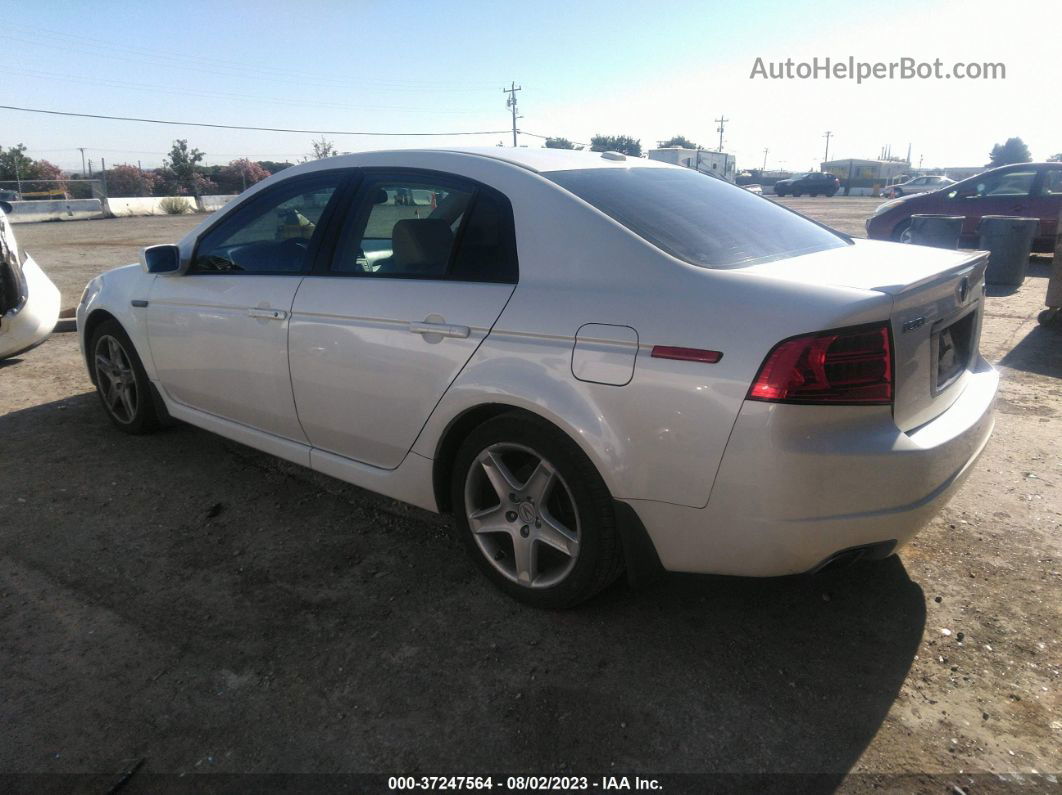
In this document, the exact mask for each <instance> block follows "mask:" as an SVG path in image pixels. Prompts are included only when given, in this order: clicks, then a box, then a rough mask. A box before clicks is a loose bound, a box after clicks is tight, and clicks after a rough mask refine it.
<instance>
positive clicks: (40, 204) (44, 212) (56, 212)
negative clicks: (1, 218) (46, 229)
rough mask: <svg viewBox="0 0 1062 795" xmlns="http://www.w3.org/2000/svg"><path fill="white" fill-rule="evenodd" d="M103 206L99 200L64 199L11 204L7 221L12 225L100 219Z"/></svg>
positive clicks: (102, 213)
mask: <svg viewBox="0 0 1062 795" xmlns="http://www.w3.org/2000/svg"><path fill="white" fill-rule="evenodd" d="M103 215H104V212H103V204H102V202H100V200H99V199H66V200H62V201H59V200H55V201H23V202H11V214H10V215H9V216H8V220H9V221H11V223H13V224H28V223H32V222H34V221H59V220H62V221H74V220H84V219H86V218H102V217H103Z"/></svg>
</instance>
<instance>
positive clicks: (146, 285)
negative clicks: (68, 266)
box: [77, 265, 158, 381]
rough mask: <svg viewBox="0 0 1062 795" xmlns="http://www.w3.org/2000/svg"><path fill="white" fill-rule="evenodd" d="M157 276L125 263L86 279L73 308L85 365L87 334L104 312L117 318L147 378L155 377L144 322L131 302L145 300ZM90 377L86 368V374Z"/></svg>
mask: <svg viewBox="0 0 1062 795" xmlns="http://www.w3.org/2000/svg"><path fill="white" fill-rule="evenodd" d="M156 278H158V277H157V276H155V275H154V274H149V273H145V272H144V270H143V269H142V268H141V267H140V266H139V265H126V266H124V267H121V268H115V269H114V270H110V271H107V272H106V273H102V274H100V275H99V276H97V277H96V278H95V279H93V280H92V281H90V282H89V283H88V285H87V286H86V287H85V292H84V294H83V295H82V297H81V303H80V304H79V305H78V307H77V335H78V343H79V345H80V346H81V355H82V356H83V357H84V358H85V366H86V367H88V354H87V351H88V343H89V340H88V337H89V335H91V333H92V331H93V329H94V328H95V326H96V325H98V323H99V321H100V320H101V319H102V318H103V317H104V313H106V314H107V315H111V316H113V317H114V318H115V320H117V321H118V322H119V323H120V324H121V326H122V328H123V329H125V333H126V334H128V335H129V339H130V340H131V341H132V343H133V347H134V348H136V352H137V355H139V356H140V361H141V362H142V363H143V365H144V370H145V372H147V375H148V378H149V379H151V380H152V381H154V380H156V375H155V364H154V361H153V360H152V358H151V347H150V345H149V344H148V336H147V323H146V320H147V318H146V316H145V314H144V309H143V308H139V307H134V306H133V301H134V300H136V301H146V300H147V297H148V294H149V292H150V290H151V285H152V283H153V282H154V280H155V279H156ZM91 376H92V372H91V368H89V377H91Z"/></svg>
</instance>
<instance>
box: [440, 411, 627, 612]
mask: <svg viewBox="0 0 1062 795" xmlns="http://www.w3.org/2000/svg"><path fill="white" fill-rule="evenodd" d="M453 472H454V475H453V481H452V483H451V490H452V491H451V497H452V504H453V506H454V513H455V518H456V520H457V528H458V532H459V534H460V535H461V537H462V540H463V541H464V543H465V545H466V547H467V548H468V550H469V552H470V554H471V555H472V557H473V560H475V562H476V564H477V565H478V566H479V567H480V569H481V570H482V571H483V572H484V573H485V574H486V575H487V577H488V578H489V579H490V580H491V581H492V582H493V583H494V584H495V585H496V586H497V587H499V588H500V589H502V590H503V591H505V592H506V593H508V594H509V595H511V596H514V597H515V598H517V599H519V600H521V601H523V602H526V603H527V604H530V605H534V606H536V607H549V608H564V607H571V606H573V605H576V604H578V603H579V602H582V601H584V600H586V599H589V598H590V597H591V596H593V595H594V594H596V593H597V592H598V591H600V590H601V589H603V588H605V587H606V586H607V585H609V584H610V583H611V582H613V580H615V579H616V577H617V576H618V575H619V573H620V571H621V570H622V560H621V553H620V540H619V537H618V533H617V531H616V522H615V516H614V512H613V507H612V498H611V496H610V495H609V492H608V488H607V487H606V486H605V483H604V481H602V479H601V476H600V475H599V474H598V472H597V470H596V469H595V468H594V466H593V464H592V463H591V462H590V460H589V459H588V458H587V457H586V455H585V454H584V453H583V452H582V450H580V449H579V448H578V446H576V445H575V443H574V442H572V441H571V440H570V439H568V438H567V437H566V436H564V435H563V434H562V433H560V432H559V431H558V430H556V429H555V428H554V427H553V426H551V425H549V424H548V423H546V422H543V421H541V420H538V419H536V418H531V417H527V416H524V415H521V414H505V415H502V416H499V417H496V418H494V419H492V420H489V421H487V422H486V423H484V424H483V425H481V426H479V427H478V428H477V429H476V430H474V431H473V432H472V433H471V434H470V435H469V437H468V438H467V439H466V440H465V442H464V443H463V444H462V445H461V448H460V450H459V451H458V453H457V458H456V460H455V465H454V469H453Z"/></svg>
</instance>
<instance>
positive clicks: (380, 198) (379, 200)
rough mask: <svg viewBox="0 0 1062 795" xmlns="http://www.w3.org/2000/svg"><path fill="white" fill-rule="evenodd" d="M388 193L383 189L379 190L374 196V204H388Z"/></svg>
mask: <svg viewBox="0 0 1062 795" xmlns="http://www.w3.org/2000/svg"><path fill="white" fill-rule="evenodd" d="M387 198H388V197H387V191H385V190H384V189H383V188H377V189H376V190H375V191H373V194H372V203H373V204H387Z"/></svg>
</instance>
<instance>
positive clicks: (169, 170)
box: [160, 138, 215, 196]
mask: <svg viewBox="0 0 1062 795" xmlns="http://www.w3.org/2000/svg"><path fill="white" fill-rule="evenodd" d="M204 157H206V155H205V154H204V153H203V152H200V151H199V150H198V149H189V148H188V140H187V139H186V138H178V139H177V140H176V141H174V142H173V146H172V147H171V148H170V155H169V157H167V158H166V159H165V160H163V161H162V168H161V169H160V171H161V176H162V182H163V185H164V186H165V187H166V190H167V192H170V191H172V192H173V193H176V194H178V195H183V194H185V193H189V192H191V193H192V195H194V196H199V195H200V194H202V193H205V192H206V191H208V190H210V189H211V188H213V187H215V186H214V183H213V182H210V180H208V179H206V178H205V177H204V176H203V173H202V171H203V169H202V168H201V167H200V165H199V164H200V163H202V162H203V158H204Z"/></svg>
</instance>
